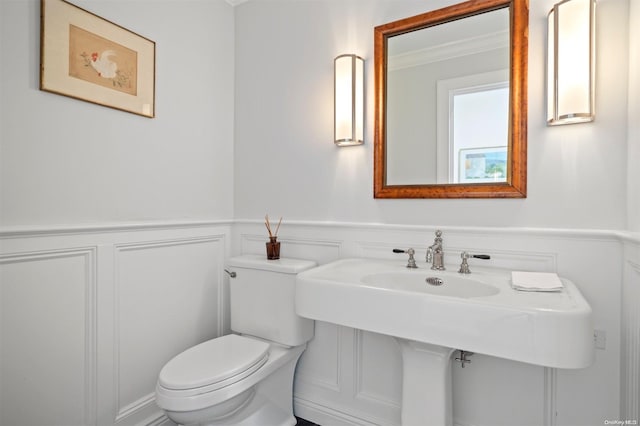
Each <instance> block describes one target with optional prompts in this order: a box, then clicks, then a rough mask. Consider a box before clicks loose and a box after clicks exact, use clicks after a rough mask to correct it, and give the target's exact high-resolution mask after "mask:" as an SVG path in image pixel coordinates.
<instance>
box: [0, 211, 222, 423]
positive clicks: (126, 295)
mask: <svg viewBox="0 0 640 426" xmlns="http://www.w3.org/2000/svg"><path fill="white" fill-rule="evenodd" d="M230 229H231V228H230V224H229V223H227V222H219V223H218V222H207V223H170V224H139V225H127V226H118V225H113V226H111V225H106V226H99V227H98V226H96V227H89V228H82V229H81V228H72V229H39V230H35V231H34V230H24V231H11V232H2V233H0V243H1V249H2V251H1V252H0V308H1V310H0V314H1V316H0V331H1V345H0V355H1V358H0V360H1V361H0V362H1V364H0V367H1V368H0V374H1V376H0V391H1V392H0V394H1V397H0V403H1V404H2V405H1V406H0V416H1V417H0V424H2V425H3V426H4V425H11V426H20V425H30V426H53V425H64V426H71V425H78V426H86V425H97V424H101V425H149V426H151V425H159V424H162V423H166V417H165V416H164V414H163V412H162V411H161V410H160V409H159V408H158V407H157V406H156V405H155V397H154V391H155V384H156V380H157V377H158V373H159V371H160V369H161V368H162V366H163V365H164V364H165V363H166V362H167V361H168V360H169V359H171V358H172V357H173V356H175V355H177V354H178V353H180V352H182V351H183V350H184V349H186V348H188V347H190V346H193V345H195V344H197V343H200V342H202V341H205V340H208V339H210V338H213V337H217V336H219V335H221V334H222V333H223V331H224V330H225V328H227V327H228V324H226V318H227V312H226V306H227V305H228V302H227V299H228V292H227V289H228V279H227V277H226V274H225V273H224V262H225V259H226V258H227V257H228V255H229V250H230V244H229V239H230V238H229V236H230Z"/></svg>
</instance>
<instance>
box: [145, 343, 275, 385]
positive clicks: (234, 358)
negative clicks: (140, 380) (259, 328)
mask: <svg viewBox="0 0 640 426" xmlns="http://www.w3.org/2000/svg"><path fill="white" fill-rule="evenodd" d="M268 358H269V344H268V343H266V342H263V341H259V340H255V339H249V338H247V337H243V336H238V335H235V334H229V335H226V336H222V337H218V338H216V339H212V340H209V341H207V342H204V343H201V344H199V345H197V346H194V347H192V348H190V349H187V350H186V351H184V352H182V353H181V354H179V355H177V356H176V357H174V358H173V359H172V360H171V361H169V362H168V363H167V364H166V365H165V366H164V368H163V369H162V371H160V375H159V378H158V385H159V386H161V387H162V388H164V389H166V390H168V391H169V392H170V393H172V394H174V395H175V394H180V396H181V397H189V396H194V395H200V394H203V393H207V392H212V391H215V390H217V389H220V388H223V387H225V386H229V385H231V384H233V383H236V382H238V381H240V380H242V379H244V378H246V377H248V376H250V375H251V374H253V373H254V372H255V371H257V370H258V369H259V368H260V367H262V366H263V365H264V364H265V363H266V362H267V359H268ZM176 396H177V395H176Z"/></svg>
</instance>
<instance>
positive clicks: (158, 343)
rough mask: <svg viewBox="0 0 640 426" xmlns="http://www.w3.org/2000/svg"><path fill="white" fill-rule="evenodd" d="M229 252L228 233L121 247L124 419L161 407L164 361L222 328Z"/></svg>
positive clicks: (119, 348)
mask: <svg viewBox="0 0 640 426" xmlns="http://www.w3.org/2000/svg"><path fill="white" fill-rule="evenodd" d="M223 258H224V240H223V239H222V237H221V236H212V237H201V238H189V239H178V240H168V241H153V242H145V243H134V244H125V245H117V246H116V271H117V278H116V306H115V318H116V339H115V341H116V352H115V353H116V377H115V378H116V380H117V385H116V391H117V398H116V401H117V403H118V415H117V417H116V422H117V423H119V422H121V421H122V419H124V418H126V417H127V416H129V415H130V414H131V413H133V412H137V411H142V410H144V409H146V408H147V407H151V408H152V409H153V410H155V409H156V407H155V405H154V398H153V392H154V389H155V384H156V380H157V375H158V372H159V371H160V369H161V368H162V366H163V365H164V364H165V363H166V362H167V361H169V360H170V359H171V358H173V357H174V356H175V355H176V354H177V353H180V352H182V351H183V350H185V349H187V348H189V347H191V346H193V345H195V344H196V343H199V342H203V341H205V340H209V339H212V338H214V337H217V336H219V335H220V334H221V332H222V313H223V310H222V309H211V308H212V307H221V306H222V300H223V296H222V291H221V290H222V286H221V285H220V282H222V278H223V277H222V275H221V274H222V272H223V268H222V267H221V262H220V260H221V259H223ZM214 259H218V261H214ZM167 336H170V338H169V339H168V338H167ZM141 340H143V341H144V345H140V344H139V342H140V341H141Z"/></svg>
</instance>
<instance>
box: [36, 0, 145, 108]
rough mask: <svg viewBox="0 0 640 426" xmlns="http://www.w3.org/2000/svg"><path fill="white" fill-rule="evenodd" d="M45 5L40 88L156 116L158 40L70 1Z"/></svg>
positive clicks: (45, 2)
mask: <svg viewBox="0 0 640 426" xmlns="http://www.w3.org/2000/svg"><path fill="white" fill-rule="evenodd" d="M40 6H41V9H40V12H41V26H40V90H43V91H46V92H51V93H56V94H59V95H64V96H69V97H71V98H75V99H80V100H83V101H87V102H92V103H94V104H98V105H103V106H107V107H110V108H115V109H119V110H122V111H127V112H131V113H134V114H138V115H142V116H145V117H149V118H153V117H155V56H156V44H155V42H154V41H152V40H149V39H147V38H145V37H142V36H140V35H138V34H136V33H134V32H131V31H129V30H127V29H126V28H123V27H121V26H119V25H117V24H114V23H113V22H110V21H107V20H106V19H103V18H101V17H99V16H97V15H95V14H93V13H91V12H89V11H87V10H84V9H82V8H80V7H78V6H75V5H73V4H71V3H69V2H67V1H65V0H40Z"/></svg>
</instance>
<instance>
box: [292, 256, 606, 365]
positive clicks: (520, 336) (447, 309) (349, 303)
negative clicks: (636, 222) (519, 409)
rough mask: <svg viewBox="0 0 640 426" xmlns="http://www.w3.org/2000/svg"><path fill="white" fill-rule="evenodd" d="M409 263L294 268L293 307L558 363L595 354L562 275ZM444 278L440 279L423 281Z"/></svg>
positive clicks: (577, 298)
mask: <svg viewBox="0 0 640 426" xmlns="http://www.w3.org/2000/svg"><path fill="white" fill-rule="evenodd" d="M420 266H422V267H420V268H419V269H414V270H410V269H407V268H406V267H405V263H404V262H403V261H397V260H396V261H387V260H372V259H344V260H339V261H336V262H332V263H329V264H326V265H323V266H320V267H317V268H314V269H310V270H308V271H305V272H302V273H301V274H299V275H298V278H297V286H296V311H297V312H298V314H299V315H301V316H303V317H306V318H311V319H315V320H319V321H325V322H330V323H334V324H339V325H344V326H348V327H352V328H357V329H361V330H368V331H373V332H377V333H382V334H387V335H390V336H395V337H399V338H402V339H407V340H411V341H415V342H423V343H429V344H432V345H438V346H441V347H447V348H453V349H464V350H466V351H471V352H476V353H482V354H487V355H493V356H496V357H501V358H506V359H512V360H516V361H521V362H526V363H531V364H536V365H542V366H547V367H556V368H583V367H587V366H589V365H590V364H591V363H592V362H593V358H594V348H593V326H592V315H591V308H590V306H589V304H588V303H587V302H586V301H585V299H584V298H583V297H582V295H581V294H580V292H579V291H578V289H577V288H576V286H575V285H574V284H573V283H572V282H570V281H568V280H566V279H562V282H563V284H564V289H563V290H562V291H560V292H549V293H540V292H521V291H516V290H514V289H512V288H511V285H510V280H511V275H510V271H505V270H498V269H482V268H480V267H478V266H476V267H475V268H474V269H473V273H472V274H471V275H468V276H465V275H461V274H458V273H457V272H456V271H457V268H456V267H455V265H449V266H448V267H449V269H450V270H448V271H432V270H431V269H429V268H428V265H426V264H423V265H420ZM429 277H434V278H439V279H441V280H443V282H444V283H443V284H442V285H440V286H433V285H430V284H428V283H427V282H425V280H426V279H427V278H429Z"/></svg>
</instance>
